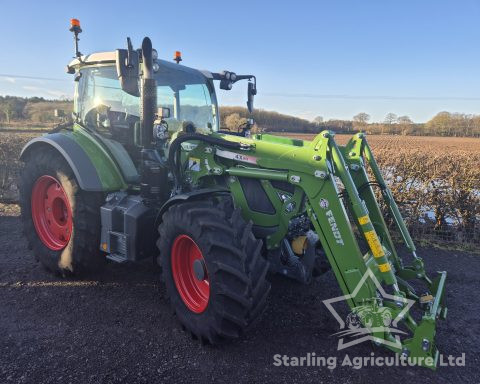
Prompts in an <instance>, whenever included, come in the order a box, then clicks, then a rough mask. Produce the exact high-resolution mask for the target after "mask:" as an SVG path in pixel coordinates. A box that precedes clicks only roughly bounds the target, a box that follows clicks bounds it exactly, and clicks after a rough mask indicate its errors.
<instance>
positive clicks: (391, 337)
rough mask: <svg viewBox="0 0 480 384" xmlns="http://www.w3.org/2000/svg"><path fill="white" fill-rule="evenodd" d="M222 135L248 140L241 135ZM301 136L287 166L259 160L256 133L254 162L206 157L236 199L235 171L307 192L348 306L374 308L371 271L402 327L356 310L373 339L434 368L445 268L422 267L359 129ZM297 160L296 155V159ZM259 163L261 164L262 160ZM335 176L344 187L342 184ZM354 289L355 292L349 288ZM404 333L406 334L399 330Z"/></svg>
mask: <svg viewBox="0 0 480 384" xmlns="http://www.w3.org/2000/svg"><path fill="white" fill-rule="evenodd" d="M228 139H229V140H232V141H233V140H235V141H237V140H238V141H241V142H243V143H245V142H246V141H247V140H246V139H244V138H241V139H240V138H238V139H237V138H233V137H229V138H228ZM304 143H305V145H308V146H309V148H302V149H301V151H302V152H301V153H300V152H298V149H296V148H294V149H292V151H291V153H290V154H291V159H290V160H291V161H290V162H289V167H288V169H289V170H285V169H286V167H282V163H281V162H278V164H277V167H276V168H277V169H272V168H274V167H273V166H272V163H271V162H267V161H265V162H263V161H262V155H263V154H265V155H267V153H268V152H269V151H271V147H269V146H268V144H267V143H263V142H262V140H255V141H252V144H251V146H252V154H254V155H255V156H257V157H256V159H257V161H256V164H257V165H258V166H259V167H245V166H238V165H237V166H233V167H230V168H228V167H225V168H223V167H222V165H220V164H217V163H215V160H214V156H211V157H210V158H209V159H208V160H209V164H210V166H211V167H212V168H213V167H214V166H215V167H217V166H218V169H217V170H216V172H217V173H218V174H222V173H226V174H228V175H230V179H231V180H230V183H231V185H230V187H231V190H232V195H233V196H234V198H235V199H236V202H237V203H238V204H239V205H240V206H242V205H243V204H242V198H241V197H237V196H236V192H237V191H236V189H235V183H236V181H235V177H248V178H256V179H260V180H262V182H264V181H265V180H269V181H273V180H279V181H284V182H288V183H290V184H294V185H296V186H298V187H300V188H301V189H302V190H303V191H304V192H305V195H306V211H307V214H308V216H309V217H310V220H311V222H312V224H313V227H314V228H315V231H316V233H317V235H318V237H319V240H320V242H321V244H322V247H323V249H324V251H325V253H326V256H327V258H328V260H329V262H330V264H331V267H332V269H333V272H334V274H335V276H336V278H337V281H338V282H339V285H340V287H341V289H342V291H343V293H344V295H345V296H346V301H347V302H348V304H349V306H350V308H351V309H352V311H353V310H355V309H356V308H358V307H362V308H365V306H366V307H367V309H368V310H371V311H374V310H375V306H378V303H379V297H378V296H379V290H378V287H377V286H376V285H375V282H374V281H373V279H365V278H364V276H365V275H366V274H369V272H368V271H370V272H371V273H370V275H373V276H374V277H375V279H376V280H377V281H378V282H379V283H380V284H381V286H382V287H384V288H385V291H388V292H389V293H390V294H389V295H387V296H388V297H389V298H387V299H385V298H383V300H380V302H381V304H380V305H381V306H384V307H387V308H389V309H390V312H391V314H392V317H393V319H394V322H393V324H394V325H395V327H396V328H398V327H401V331H397V332H392V329H391V328H389V327H380V328H378V327H372V325H371V323H369V322H368V321H366V320H365V319H364V318H361V317H360V319H361V322H362V323H363V325H364V326H365V327H366V328H369V329H370V330H371V333H372V335H373V340H374V341H375V342H376V343H377V344H384V345H385V346H386V347H387V348H389V349H391V350H393V351H395V352H396V353H400V354H401V356H402V357H404V358H408V359H410V361H412V362H414V363H416V364H418V365H423V366H427V367H429V368H431V369H435V367H436V365H437V359H438V355H439V352H438V350H437V348H436V345H435V340H434V337H435V324H436V319H437V318H439V317H441V318H445V316H446V312H447V308H446V307H445V306H444V305H443V296H444V295H443V292H444V286H445V279H446V272H439V276H438V277H436V278H435V279H430V278H429V277H428V276H427V274H426V273H425V270H424V264H423V260H422V259H421V258H420V257H418V256H417V255H416V253H415V252H416V249H415V245H414V244H413V241H412V239H411V237H410V235H409V233H408V230H407V228H406V226H405V224H404V221H403V218H402V216H401V214H400V211H399V209H398V207H397V204H396V203H395V200H394V199H393V197H392V194H391V192H390V190H389V188H388V186H387V184H386V183H385V180H384V179H383V177H382V175H381V173H380V171H379V168H378V166H377V163H376V162H375V159H374V157H373V154H372V152H371V150H370V147H369V145H368V142H367V140H366V138H365V135H364V134H363V133H359V134H357V135H355V136H354V137H353V138H352V139H351V140H350V141H349V142H348V144H347V145H346V146H338V145H337V144H336V143H335V141H334V133H332V132H329V131H324V132H321V133H320V134H319V135H317V136H316V137H315V138H314V140H313V141H312V142H304ZM253 150H254V152H253ZM194 152H195V151H194ZM207 152H209V151H207ZM197 153H198V152H197ZM270 153H271V152H270ZM249 155H250V154H249V151H245V152H242V153H240V152H239V156H246V157H245V158H247V159H248V156H249ZM265 157H267V156H265ZM284 157H287V156H286V155H281V156H280V158H281V160H282V161H284V160H286V159H285V158H284ZM297 159H298V160H299V162H298V163H297V164H298V166H296V160H297ZM305 159H308V165H313V166H312V167H306V166H305V165H306V164H305V163H306V162H305ZM300 160H303V161H302V163H301V165H300ZM262 163H263V164H265V165H264V166H263V167H262V165H263V164H262ZM283 164H284V163H283ZM367 164H368V166H369V167H370V169H371V171H372V174H373V176H374V180H373V181H370V179H369V177H368V174H367V171H366V166H367ZM267 168H268V169H267ZM282 168H283V169H282ZM338 182H340V183H341V184H342V185H343V187H344V189H343V191H342V192H340V191H339V186H338V185H339V184H340V183H338ZM372 186H378V187H379V188H380V190H381V195H382V197H383V200H384V202H385V205H386V206H387V208H388V211H389V214H390V215H391V216H392V218H393V220H394V222H395V224H396V226H397V227H398V230H399V232H400V233H401V235H402V238H403V241H404V243H405V245H406V247H407V249H408V250H409V251H410V252H411V253H412V264H411V265H404V263H403V261H402V259H401V258H400V257H399V256H398V254H397V252H396V249H395V246H394V243H393V241H392V239H391V236H390V234H389V231H388V228H387V225H386V223H385V220H384V218H383V214H382V211H381V209H380V207H379V204H378V201H377V198H376V196H375V193H374V191H373V188H372ZM342 200H343V201H342ZM254 222H255V220H254ZM353 224H355V225H353ZM354 228H355V229H354ZM279 237H280V238H281V236H275V235H273V236H271V237H269V238H267V247H271V248H274V247H275V246H278V243H277V238H279ZM359 240H360V241H359ZM269 241H270V243H269ZM362 242H363V243H365V244H366V245H367V247H366V252H365V253H363V252H362V251H361V247H360V244H361V243H362ZM362 278H363V279H362ZM412 280H417V281H421V282H422V283H423V284H424V285H425V289H424V291H423V292H422V294H417V293H415V290H414V288H413V287H412V286H411V284H410V283H409V281H412ZM358 285H360V288H359V287H358ZM354 292H356V295H352V294H353V293H354ZM425 292H426V293H425ZM414 308H417V310H419V311H420V312H421V316H420V317H419V316H417V317H419V318H417V320H415V319H414V315H413V309H414ZM397 323H398V324H397ZM394 331H395V330H394ZM407 334H410V335H411V337H410V338H406V337H405V335H407ZM398 335H403V336H404V338H403V339H401V338H400V337H399V336H398Z"/></svg>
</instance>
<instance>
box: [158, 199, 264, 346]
mask: <svg viewBox="0 0 480 384" xmlns="http://www.w3.org/2000/svg"><path fill="white" fill-rule="evenodd" d="M228 200H229V199H226V200H223V201H220V202H218V201H215V200H214V199H212V200H207V201H194V202H187V203H179V204H176V205H174V206H172V207H170V208H169V209H168V210H167V211H166V212H165V213H164V215H163V221H162V223H161V224H160V226H159V229H158V230H159V233H160V237H159V240H158V242H157V245H158V248H159V250H160V257H159V264H160V265H161V266H162V275H163V280H164V282H165V285H166V288H167V294H168V297H169V299H170V302H171V304H172V306H173V309H174V311H175V313H176V315H177V317H178V319H179V321H180V323H181V324H182V325H183V326H184V327H185V328H186V329H187V330H188V331H189V332H191V334H192V336H194V337H195V338H198V339H200V340H201V341H202V342H210V343H211V344H215V343H218V342H221V341H223V340H226V339H233V338H237V337H239V336H240V335H241V334H242V333H243V331H244V330H245V329H246V328H247V327H248V326H249V325H251V324H252V322H253V321H254V320H255V319H256V318H258V317H259V316H260V314H261V313H262V312H263V310H264V309H265V306H266V303H267V297H268V293H269V291H270V283H269V282H268V281H267V280H266V274H267V271H268V267H269V266H268V263H267V261H266V260H265V259H264V258H263V256H262V255H261V249H262V241H261V240H257V239H256V238H255V237H254V236H253V233H252V223H251V222H250V223H246V222H245V221H244V220H243V218H242V217H241V214H240V210H239V209H233V206H232V205H231V204H230V203H228ZM195 264H196V265H195ZM189 267H190V268H189ZM182 271H183V272H182Z"/></svg>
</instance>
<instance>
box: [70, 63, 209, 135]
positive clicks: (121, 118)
mask: <svg viewBox="0 0 480 384" xmlns="http://www.w3.org/2000/svg"><path fill="white" fill-rule="evenodd" d="M175 66H177V65H176V64H171V63H167V65H165V66H161V68H160V70H159V71H158V72H157V74H156V80H157V85H158V87H157V104H158V107H163V108H169V109H170V117H169V118H168V119H166V120H167V123H168V125H169V129H170V130H172V131H175V130H178V129H180V127H181V126H182V124H183V123H184V122H186V121H188V122H192V123H193V124H194V125H195V128H197V129H198V130H215V131H216V130H218V121H217V111H216V101H215V94H214V93H213V89H212V86H211V85H210V83H209V82H208V80H207V79H206V78H205V77H204V76H203V75H202V74H201V73H199V72H197V71H195V70H192V69H190V68H187V67H183V66H177V67H175ZM81 73H82V75H81V78H80V82H79V84H78V87H77V92H76V97H75V110H76V112H77V115H78V116H79V118H80V120H81V121H82V122H83V123H84V124H86V125H87V126H90V127H92V128H101V127H99V125H103V126H105V125H112V124H113V125H115V124H123V125H125V124H126V125H127V126H130V125H131V126H133V125H134V124H135V122H136V121H138V120H139V116H140V105H139V104H140V98H139V97H136V96H132V95H130V94H128V93H126V92H124V91H123V90H122V89H121V88H120V82H119V80H118V75H117V71H116V68H115V67H114V66H99V67H90V68H88V67H87V68H84V69H82V70H81ZM102 114H103V121H98V119H99V116H102ZM107 119H108V123H105V121H106V120H107Z"/></svg>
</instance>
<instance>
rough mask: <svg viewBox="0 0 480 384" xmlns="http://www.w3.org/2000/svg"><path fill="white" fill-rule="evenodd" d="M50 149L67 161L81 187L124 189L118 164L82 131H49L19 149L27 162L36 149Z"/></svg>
mask: <svg viewBox="0 0 480 384" xmlns="http://www.w3.org/2000/svg"><path fill="white" fill-rule="evenodd" d="M47 148H53V149H55V150H56V151H57V152H58V153H60V154H61V155H62V157H63V158H64V159H65V160H66V161H67V163H68V165H69V166H70V168H71V169H72V171H73V173H74V174H75V177H76V179H77V182H78V184H79V186H80V188H81V189H83V190H85V191H95V192H103V191H105V192H109V191H118V190H121V189H125V188H127V183H126V182H125V180H124V178H123V176H122V174H121V172H120V170H119V168H118V166H117V165H116V163H115V162H114V160H113V159H112V158H111V157H110V155H109V154H108V153H107V152H106V151H105V149H104V148H103V147H102V146H101V144H99V143H97V142H96V141H95V139H93V138H92V137H90V136H89V135H87V134H86V133H83V132H82V131H74V132H72V131H67V132H58V133H51V134H47V135H44V136H40V137H37V138H35V139H33V140H31V141H30V142H28V143H27V145H26V146H25V147H24V148H23V149H22V152H21V154H20V160H22V161H26V160H27V159H28V157H29V155H30V154H31V153H32V152H33V151H36V150H45V149H47Z"/></svg>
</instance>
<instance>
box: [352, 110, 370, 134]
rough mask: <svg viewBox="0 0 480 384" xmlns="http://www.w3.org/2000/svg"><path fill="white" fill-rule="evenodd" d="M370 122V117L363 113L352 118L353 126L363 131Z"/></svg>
mask: <svg viewBox="0 0 480 384" xmlns="http://www.w3.org/2000/svg"><path fill="white" fill-rule="evenodd" d="M369 120H370V115H369V114H368V113H365V112H360V113H358V114H356V115H355V116H353V121H354V126H355V128H358V129H360V130H364V129H365V127H366V126H367V124H368V122H369Z"/></svg>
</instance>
